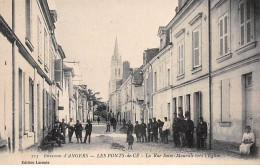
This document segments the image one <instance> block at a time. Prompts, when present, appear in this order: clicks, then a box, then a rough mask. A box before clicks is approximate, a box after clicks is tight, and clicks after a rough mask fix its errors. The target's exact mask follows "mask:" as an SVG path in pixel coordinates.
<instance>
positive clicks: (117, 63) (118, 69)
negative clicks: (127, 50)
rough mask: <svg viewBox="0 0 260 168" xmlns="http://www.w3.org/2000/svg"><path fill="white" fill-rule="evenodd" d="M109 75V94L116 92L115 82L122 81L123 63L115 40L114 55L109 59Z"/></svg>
mask: <svg viewBox="0 0 260 168" xmlns="http://www.w3.org/2000/svg"><path fill="white" fill-rule="evenodd" d="M110 69H111V75H110V81H109V94H111V93H112V92H114V91H115V90H116V82H117V81H119V80H121V79H123V63H122V59H121V55H120V54H119V52H118V44H117V38H116V42H115V49H114V54H113V56H112V58H111V64H110Z"/></svg>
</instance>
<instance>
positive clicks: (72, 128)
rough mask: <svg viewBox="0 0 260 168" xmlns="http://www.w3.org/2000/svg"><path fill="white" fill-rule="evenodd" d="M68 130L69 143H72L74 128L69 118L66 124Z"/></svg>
mask: <svg viewBox="0 0 260 168" xmlns="http://www.w3.org/2000/svg"><path fill="white" fill-rule="evenodd" d="M67 127H68V130H69V143H73V142H72V141H71V139H72V136H73V133H74V126H73V123H72V118H70V122H69V123H68V124H67Z"/></svg>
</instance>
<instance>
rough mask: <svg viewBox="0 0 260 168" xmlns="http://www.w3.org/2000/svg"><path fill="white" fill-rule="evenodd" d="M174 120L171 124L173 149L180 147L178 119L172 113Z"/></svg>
mask: <svg viewBox="0 0 260 168" xmlns="http://www.w3.org/2000/svg"><path fill="white" fill-rule="evenodd" d="M173 115H174V119H173V123H172V132H173V142H174V145H175V147H180V118H178V117H177V113H174V114H173Z"/></svg>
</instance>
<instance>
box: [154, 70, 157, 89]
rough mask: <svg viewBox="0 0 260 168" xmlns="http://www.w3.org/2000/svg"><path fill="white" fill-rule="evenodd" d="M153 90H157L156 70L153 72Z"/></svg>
mask: <svg viewBox="0 0 260 168" xmlns="http://www.w3.org/2000/svg"><path fill="white" fill-rule="evenodd" d="M154 91H157V72H154Z"/></svg>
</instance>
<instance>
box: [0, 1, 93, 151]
mask: <svg viewBox="0 0 260 168" xmlns="http://www.w3.org/2000/svg"><path fill="white" fill-rule="evenodd" d="M49 4H50V3H48V1H47V0H25V1H21V0H12V1H10V0H1V1H0V32H1V33H0V57H1V59H0V75H1V80H0V116H1V117H0V150H1V149H5V150H6V149H7V150H9V151H11V152H16V151H22V150H24V149H26V148H28V147H31V146H33V145H35V144H38V143H39V142H40V141H41V139H42V138H43V137H44V136H46V135H47V133H48V131H50V130H51V129H52V128H53V126H54V123H55V122H56V121H57V120H59V121H61V120H62V119H65V122H69V120H70V118H72V119H73V121H74V122H75V121H76V120H81V121H82V122H85V121H86V120H87V119H92V118H93V108H92V106H93V105H92V104H91V101H88V99H87V98H86V97H84V95H82V94H80V92H81V90H84V89H86V86H82V85H75V84H74V82H73V78H74V76H75V73H74V70H73V68H71V67H69V66H68V65H66V64H65V61H64V59H65V58H66V55H65V53H64V50H63V49H62V47H61V46H60V45H59V44H58V43H57V40H56V36H55V22H56V21H57V13H56V10H55V9H52V8H51V6H49Z"/></svg>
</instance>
